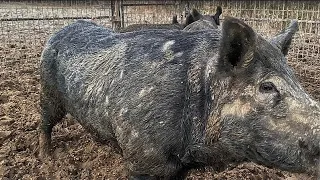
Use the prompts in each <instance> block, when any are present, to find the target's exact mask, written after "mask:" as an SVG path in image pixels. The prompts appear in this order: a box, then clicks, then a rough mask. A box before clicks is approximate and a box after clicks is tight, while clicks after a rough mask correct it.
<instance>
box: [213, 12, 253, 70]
mask: <svg viewBox="0 0 320 180" xmlns="http://www.w3.org/2000/svg"><path fill="white" fill-rule="evenodd" d="M256 37H257V36H256V33H255V32H254V31H253V29H252V28H251V27H249V26H248V25H247V24H245V23H244V22H243V21H241V20H239V19H236V18H231V17H226V18H225V21H224V22H223V25H222V39H221V45H220V53H219V54H220V56H219V58H220V59H219V68H220V69H224V70H226V71H234V70H241V69H244V68H246V67H247V66H248V65H249V64H250V62H251V61H252V59H253V54H254V48H255V46H256Z"/></svg>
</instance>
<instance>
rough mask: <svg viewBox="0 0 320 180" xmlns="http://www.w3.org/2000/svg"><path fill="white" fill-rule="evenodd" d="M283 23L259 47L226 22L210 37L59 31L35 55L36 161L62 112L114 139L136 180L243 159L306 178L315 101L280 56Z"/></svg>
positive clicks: (246, 30)
mask: <svg viewBox="0 0 320 180" xmlns="http://www.w3.org/2000/svg"><path fill="white" fill-rule="evenodd" d="M295 26H296V23H295V24H292V26H290V28H288V29H287V31H284V32H283V34H282V35H281V36H277V37H276V38H280V39H276V40H272V41H271V42H268V41H266V40H264V39H263V38H262V37H260V36H259V35H257V34H256V33H255V32H254V31H253V30H252V29H251V28H250V27H249V26H247V25H246V24H245V23H243V22H241V21H240V20H237V19H234V18H229V19H226V20H225V22H224V25H223V29H222V32H220V30H209V31H198V32H184V31H170V30H148V31H137V32H132V33H120V34H118V33H114V32H112V31H111V30H108V29H105V28H103V27H100V26H98V25H96V24H94V23H90V22H86V21H78V22H76V23H74V24H71V25H69V26H67V27H65V28H63V29H62V30H61V31H59V32H57V33H56V34H55V35H53V36H52V37H51V38H50V40H49V41H48V43H47V45H46V47H45V49H44V51H43V54H42V60H41V85H42V91H41V101H40V106H41V115H42V123H41V133H40V142H39V143H40V157H44V156H45V155H46V154H47V153H48V149H49V147H50V139H51V131H52V127H53V126H54V125H55V124H56V123H57V122H59V121H60V120H61V119H62V118H63V116H64V115H65V114H66V113H67V112H69V113H70V114H71V115H72V116H74V117H75V118H76V119H77V120H78V121H79V122H80V123H81V125H83V126H84V127H85V128H86V129H87V130H88V131H89V132H91V133H92V134H95V135H96V136H98V138H100V139H102V140H110V141H114V142H116V143H117V144H118V145H119V147H120V148H121V150H122V154H123V156H124V158H125V160H126V166H127V168H128V169H129V172H130V174H131V176H132V177H134V178H137V179H139V178H141V179H143V178H144V179H148V178H152V177H153V178H154V177H162V178H165V179H169V178H176V177H179V175H181V174H180V173H181V172H184V170H185V169H188V168H190V167H193V166H194V165H197V166H198V165H200V166H206V165H212V164H215V163H225V164H227V163H228V162H229V161H244V160H250V161H254V162H258V163H261V164H264V165H267V166H273V167H279V168H281V169H285V170H292V171H308V170H313V171H314V168H315V167H317V166H316V165H317V163H318V155H319V106H318V104H317V103H316V102H315V101H313V100H312V99H311V98H310V97H309V96H308V95H307V94H306V93H305V92H304V91H303V89H302V88H301V86H300V85H299V84H298V82H297V81H296V79H295V77H294V75H293V72H292V70H291V69H290V68H289V67H288V65H287V64H286V61H285V58H284V55H285V54H283V52H287V51H286V50H287V49H286V48H288V45H289V44H290V42H291V38H292V34H293V33H292V32H295V31H296V27H295ZM286 34H287V35H286ZM290 36H291V37H290ZM282 37H286V38H283V39H286V40H285V42H283V41H282V39H281V38H282ZM288 37H289V38H288ZM289 39H290V42H289ZM272 43H275V44H272ZM279 44H281V45H279ZM182 174H183V173H182Z"/></svg>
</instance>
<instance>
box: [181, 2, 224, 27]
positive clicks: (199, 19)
mask: <svg viewBox="0 0 320 180" xmlns="http://www.w3.org/2000/svg"><path fill="white" fill-rule="evenodd" d="M221 13H222V8H221V7H220V6H218V7H217V12H216V14H215V15H214V16H211V15H202V14H200V13H199V12H198V11H197V10H196V9H192V12H191V13H190V14H189V15H188V16H187V18H186V23H185V27H184V29H183V30H184V31H199V30H204V29H217V28H218V25H219V24H220V20H219V17H220V15H221Z"/></svg>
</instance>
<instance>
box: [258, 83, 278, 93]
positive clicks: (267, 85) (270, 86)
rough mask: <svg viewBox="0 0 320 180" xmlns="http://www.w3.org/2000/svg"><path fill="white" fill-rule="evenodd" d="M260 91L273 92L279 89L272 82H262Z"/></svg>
mask: <svg viewBox="0 0 320 180" xmlns="http://www.w3.org/2000/svg"><path fill="white" fill-rule="evenodd" d="M259 91H260V92H261V93H272V92H275V91H277V89H276V87H275V86H274V84H273V83H272V82H264V83H262V84H260V87H259Z"/></svg>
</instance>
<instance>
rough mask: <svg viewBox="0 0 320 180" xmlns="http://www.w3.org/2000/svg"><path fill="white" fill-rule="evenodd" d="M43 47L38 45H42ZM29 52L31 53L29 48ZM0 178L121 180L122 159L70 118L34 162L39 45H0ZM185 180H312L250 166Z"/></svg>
mask: <svg viewBox="0 0 320 180" xmlns="http://www.w3.org/2000/svg"><path fill="white" fill-rule="evenodd" d="M42 43H43V42H42ZM31 47H32V48H31ZM0 50H2V51H1V52H2V53H1V54H0V58H1V61H0V62H1V69H0V178H1V179H125V178H126V171H125V170H124V164H123V159H122V157H121V156H120V155H119V154H116V153H115V152H114V151H113V150H112V149H111V148H109V147H108V146H105V145H103V144H100V143H98V142H96V141H95V140H93V138H92V137H91V135H90V134H88V133H86V131H85V130H84V129H83V128H82V127H81V126H80V125H79V124H78V123H76V122H75V121H73V120H72V119H68V118H66V120H65V121H63V122H62V123H60V124H58V125H57V126H56V127H55V128H54V132H53V137H52V139H53V143H52V144H53V145H54V146H53V149H52V151H53V156H52V158H51V159H47V160H44V161H40V159H39V158H38V150H39V149H38V124H39V118H40V115H39V89H40V84H39V69H38V63H39V58H40V53H41V50H42V44H41V43H40V44H39V45H38V47H35V46H28V45H26V44H23V43H17V42H16V43H14V42H11V43H8V44H5V45H2V46H0ZM188 179H290V180H294V179H316V177H309V176H306V175H299V174H290V173H287V172H283V171H280V170H277V169H269V168H266V167H263V166H260V165H256V164H253V163H245V164H241V165H238V166H235V167H230V168H229V169H227V170H225V171H223V172H215V171H214V170H212V169H210V168H207V169H201V170H193V171H191V172H190V173H189V175H188Z"/></svg>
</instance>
